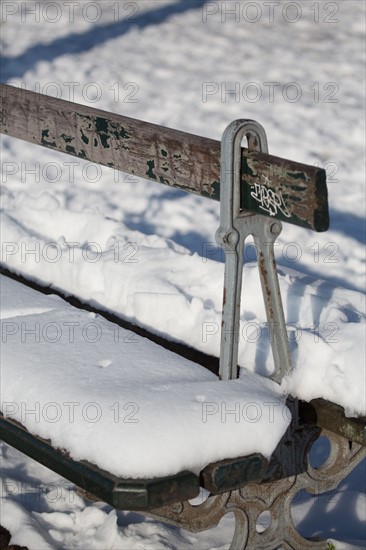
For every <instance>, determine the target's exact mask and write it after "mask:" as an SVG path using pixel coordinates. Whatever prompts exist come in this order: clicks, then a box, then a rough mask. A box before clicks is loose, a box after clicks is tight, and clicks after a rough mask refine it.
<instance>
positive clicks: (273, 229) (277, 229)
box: [270, 223, 281, 235]
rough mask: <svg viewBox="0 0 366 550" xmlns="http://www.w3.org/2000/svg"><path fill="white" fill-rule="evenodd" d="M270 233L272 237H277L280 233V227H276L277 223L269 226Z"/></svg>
mask: <svg viewBox="0 0 366 550" xmlns="http://www.w3.org/2000/svg"><path fill="white" fill-rule="evenodd" d="M270 231H271V233H272V235H279V234H280V233H281V227H280V226H279V225H278V223H273V224H272V225H271V228H270Z"/></svg>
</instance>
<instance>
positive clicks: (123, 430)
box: [1, 277, 290, 478]
mask: <svg viewBox="0 0 366 550" xmlns="http://www.w3.org/2000/svg"><path fill="white" fill-rule="evenodd" d="M1 317H2V341H3V344H2V350H1V364H2V392H1V398H2V404H1V410H2V412H3V414H4V415H5V416H6V417H8V418H12V419H14V420H16V421H18V422H20V423H21V424H23V425H24V426H25V427H26V428H27V429H28V430H29V431H30V432H32V433H33V434H35V435H38V436H40V437H43V438H45V439H50V440H51V442H52V444H53V446H55V447H58V448H64V449H67V450H68V451H69V452H70V455H71V457H72V458H74V459H76V460H82V459H86V460H88V461H90V462H93V463H95V464H96V465H97V466H99V467H100V468H103V469H105V470H107V471H109V472H110V473H112V474H114V475H117V476H120V477H132V478H141V477H142V478H146V477H155V476H167V475H173V474H175V473H178V472H180V471H183V470H190V471H192V472H194V473H198V472H199V471H200V470H202V469H203V468H204V467H205V466H206V465H208V464H209V463H212V462H215V461H218V460H221V459H225V458H234V457H239V456H246V455H250V454H251V453H254V452H259V453H261V454H262V455H263V456H264V457H270V455H271V454H272V452H273V451H274V449H275V448H276V446H277V444H278V442H279V440H280V439H281V437H282V435H283V434H284V432H285V430H286V428H287V426H288V423H289V421H290V413H289V411H288V409H287V408H286V406H285V397H284V396H283V395H281V393H280V390H279V387H278V386H277V384H275V383H273V382H271V381H269V380H266V379H264V378H262V377H259V376H258V375H255V374H252V373H248V374H247V375H246V376H244V378H242V379H240V380H232V381H228V382H222V381H221V382H219V381H218V380H217V378H216V377H215V376H214V375H213V374H212V373H210V372H209V371H207V370H206V369H204V368H203V367H201V366H199V365H196V364H194V363H192V362H190V361H188V360H186V359H183V358H181V357H179V356H178V355H176V354H174V353H171V352H169V351H166V350H164V349H162V348H160V347H159V346H157V345H156V344H154V343H152V342H150V341H148V340H146V339H144V338H141V337H137V336H136V335H134V334H132V333H129V332H127V331H125V330H123V329H121V328H119V327H116V326H115V325H113V324H112V323H110V322H108V321H106V320H105V319H104V318H102V317H100V316H95V314H91V313H87V312H85V311H81V310H78V309H76V308H73V307H72V306H70V305H69V304H67V303H65V302H63V301H62V300H61V299H60V298H58V297H55V296H44V295H40V294H39V293H38V292H36V291H34V290H32V289H29V288H27V287H24V286H23V285H21V284H20V283H17V282H15V281H13V280H10V279H7V278H5V277H2V278H1ZM258 434H260V437H258Z"/></svg>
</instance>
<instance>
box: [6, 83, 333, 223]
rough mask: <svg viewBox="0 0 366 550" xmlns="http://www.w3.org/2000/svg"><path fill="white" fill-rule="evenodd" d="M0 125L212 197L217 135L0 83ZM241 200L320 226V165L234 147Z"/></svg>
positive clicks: (323, 209) (216, 186)
mask: <svg viewBox="0 0 366 550" xmlns="http://www.w3.org/2000/svg"><path fill="white" fill-rule="evenodd" d="M0 94H1V100H2V106H1V116H0V131H1V132H2V133H4V134H7V135H9V136H12V137H15V138H19V139H22V140H25V141H28V142H30V143H35V144H38V145H43V146H45V147H49V148H51V149H55V150H57V151H61V152H63V153H68V154H70V155H74V156H76V157H79V158H82V159H85V160H89V161H91V162H96V163H98V164H102V165H105V166H109V167H111V168H114V169H116V170H121V171H123V172H126V173H129V174H134V175H136V176H139V177H143V178H147V179H152V180H155V181H157V182H160V183H164V184H166V185H170V186H173V187H178V188H180V189H184V190H185V191H189V192H192V193H197V194H199V195H203V196H206V197H210V198H212V199H215V200H219V198H220V142H218V141H214V140H212V139H208V138H203V137H199V136H196V135H193V134H188V133H185V132H181V131H179V130H172V129H170V128H165V127H163V126H158V125H156V124H151V123H148V122H143V121H141V120H136V119H133V118H129V117H125V116H121V115H117V114H113V113H108V112H106V111H101V110H99V109H95V108H91V107H87V106H84V105H79V104H76V103H71V102H69V101H64V100H61V99H56V98H52V97H49V96H45V95H42V94H36V93H35V92H31V91H27V90H24V89H21V88H15V87H13V86H9V85H6V84H1V85H0ZM242 181H243V187H242V198H241V201H242V207H243V208H246V209H248V210H250V211H252V212H257V213H259V214H263V215H266V216H272V217H273V218H276V219H281V220H283V221H286V222H289V223H293V224H295V225H300V226H303V227H309V228H310V229H314V230H315V231H326V230H327V229H328V226H329V215H328V202H327V188H326V175H325V171H324V170H323V169H321V168H317V167H315V166H307V165H305V164H300V163H297V162H293V161H289V160H285V159H282V158H279V157H275V156H272V155H267V154H263V153H258V152H251V151H248V150H247V149H245V148H243V149H242Z"/></svg>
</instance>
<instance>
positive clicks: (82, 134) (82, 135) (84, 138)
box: [80, 128, 89, 145]
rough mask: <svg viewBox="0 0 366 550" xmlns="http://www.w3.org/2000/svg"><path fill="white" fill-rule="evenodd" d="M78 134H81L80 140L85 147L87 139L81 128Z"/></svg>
mask: <svg viewBox="0 0 366 550" xmlns="http://www.w3.org/2000/svg"><path fill="white" fill-rule="evenodd" d="M80 133H81V140H82V141H83V142H84V143H85V145H88V143H89V138H88V137H87V136H86V135H85V134H84V132H83V129H82V128H80Z"/></svg>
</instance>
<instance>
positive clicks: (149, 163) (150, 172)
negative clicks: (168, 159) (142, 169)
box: [146, 160, 156, 180]
mask: <svg viewBox="0 0 366 550" xmlns="http://www.w3.org/2000/svg"><path fill="white" fill-rule="evenodd" d="M147 166H148V170H147V172H146V175H147V177H148V178H150V179H152V180H156V176H155V174H154V172H153V170H154V168H155V162H154V161H153V160H148V161H147Z"/></svg>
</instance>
